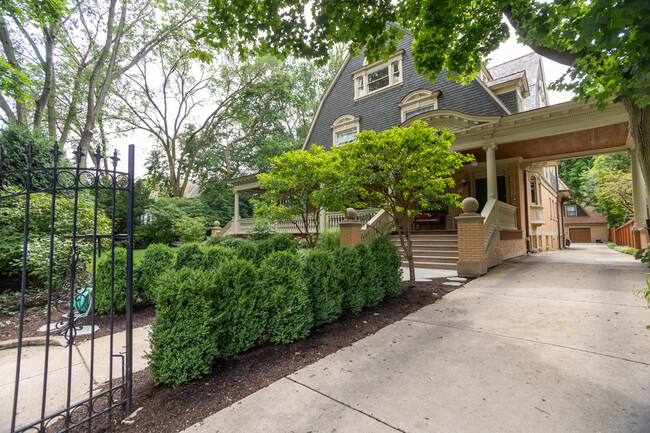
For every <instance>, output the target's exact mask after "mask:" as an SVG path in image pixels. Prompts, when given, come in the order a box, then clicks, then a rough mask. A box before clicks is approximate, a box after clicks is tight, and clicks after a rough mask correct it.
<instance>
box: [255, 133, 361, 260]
mask: <svg viewBox="0 0 650 433" xmlns="http://www.w3.org/2000/svg"><path fill="white" fill-rule="evenodd" d="M334 162H335V161H334V155H333V153H332V152H325V151H324V150H323V148H322V147H319V146H313V147H312V148H311V149H310V150H309V151H306V150H295V151H293V152H287V153H285V154H283V155H280V156H276V157H274V158H271V159H269V163H270V168H269V170H268V172H267V173H262V174H259V175H258V177H257V178H258V181H259V186H260V188H261V189H263V190H265V191H266V192H265V193H264V194H262V195H261V196H260V198H259V199H258V200H256V201H255V216H257V217H262V218H266V219H268V220H270V221H273V222H280V221H291V222H292V223H293V224H294V225H295V226H296V229H297V230H298V231H299V232H300V234H302V235H303V236H304V238H305V239H306V241H307V245H308V246H309V247H310V248H313V247H314V246H315V245H316V242H317V241H318V236H319V233H320V229H321V227H319V221H320V215H321V212H324V211H325V206H327V208H329V209H344V208H345V206H348V205H353V204H354V205H358V203H357V201H355V198H356V196H355V195H354V194H350V193H349V191H347V190H345V189H344V188H345V187H346V186H348V185H350V184H349V183H342V182H339V179H341V178H342V174H343V172H341V171H340V170H338V167H337V166H336V165H335V164H334ZM350 197H352V198H350Z"/></svg>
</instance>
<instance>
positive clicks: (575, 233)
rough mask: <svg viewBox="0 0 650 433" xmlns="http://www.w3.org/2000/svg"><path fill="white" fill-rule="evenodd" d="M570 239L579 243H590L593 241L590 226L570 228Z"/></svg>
mask: <svg viewBox="0 0 650 433" xmlns="http://www.w3.org/2000/svg"><path fill="white" fill-rule="evenodd" d="M569 239H571V242H574V243H577V244H583V243H589V242H591V229H590V228H589V227H582V228H570V229H569Z"/></svg>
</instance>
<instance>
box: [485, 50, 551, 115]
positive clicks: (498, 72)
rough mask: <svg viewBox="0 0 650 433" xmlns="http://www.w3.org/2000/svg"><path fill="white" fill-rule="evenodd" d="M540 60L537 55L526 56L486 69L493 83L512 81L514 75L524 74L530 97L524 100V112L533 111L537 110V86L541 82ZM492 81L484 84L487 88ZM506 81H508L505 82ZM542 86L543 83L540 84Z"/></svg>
mask: <svg viewBox="0 0 650 433" xmlns="http://www.w3.org/2000/svg"><path fill="white" fill-rule="evenodd" d="M541 59H542V57H541V56H540V55H539V54H537V53H530V54H526V55H525V56H523V57H519V58H517V59H514V60H510V61H509V62H506V63H502V64H500V65H496V66H493V67H491V68H488V71H490V74H491V75H492V78H494V81H497V80H500V79H503V78H506V77H509V76H511V75H512V76H513V77H512V78H511V79H514V78H515V77H514V74H517V73H520V72H524V71H525V72H526V78H527V79H528V90H529V93H530V96H529V97H528V98H525V99H524V107H523V108H524V111H528V110H534V109H535V108H539V97H538V96H537V86H538V84H539V83H540V82H541V81H542V80H543V77H542V76H541V74H540V72H541V64H540V62H541ZM494 81H489V82H488V83H486V84H487V85H488V86H490V87H491V86H492V85H493V84H492V83H493V82H494ZM505 81H508V80H505ZM541 84H543V83H541Z"/></svg>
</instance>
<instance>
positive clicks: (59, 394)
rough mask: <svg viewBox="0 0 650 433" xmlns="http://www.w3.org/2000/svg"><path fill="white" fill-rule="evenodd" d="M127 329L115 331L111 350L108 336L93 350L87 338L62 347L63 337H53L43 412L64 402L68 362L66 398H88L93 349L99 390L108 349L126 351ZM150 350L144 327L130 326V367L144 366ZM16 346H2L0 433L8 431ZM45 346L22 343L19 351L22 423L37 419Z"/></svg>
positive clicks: (117, 373) (118, 370)
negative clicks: (131, 351)
mask: <svg viewBox="0 0 650 433" xmlns="http://www.w3.org/2000/svg"><path fill="white" fill-rule="evenodd" d="M125 344H126V333H125V332H118V333H116V334H114V335H113V350H112V352H111V345H110V336H105V337H100V338H97V339H96V340H95V344H94V347H93V348H92V350H91V343H90V341H85V342H82V343H79V344H78V345H73V346H72V347H64V345H65V341H64V340H63V337H59V336H56V337H54V336H53V341H52V344H51V345H50V350H49V362H48V375H47V376H48V377H47V379H48V382H47V394H46V397H47V398H46V412H45V414H46V415H48V414H50V413H53V412H55V411H57V410H60V409H63V408H64V407H66V400H67V393H68V368H69V366H68V363H69V362H70V368H71V372H72V385H71V387H70V401H71V402H73V403H75V402H78V401H81V400H83V399H85V398H88V395H89V391H90V366H91V352H94V357H93V358H94V362H93V363H92V368H93V393H97V392H98V391H100V390H101V389H102V388H101V385H102V384H104V383H105V382H107V381H108V380H109V378H110V377H111V376H110V372H111V368H110V364H109V359H110V358H111V357H110V354H111V353H112V354H115V355H116V354H120V353H124V347H125ZM148 351H149V333H148V332H147V330H146V329H144V328H136V329H134V330H133V372H136V371H140V370H142V369H144V368H146V367H147V360H146V359H145V358H144V357H143V356H144V354H145V352H148ZM16 356H17V349H15V348H13V349H5V350H0V371H2V373H3V374H2V375H0V432H5V431H9V430H10V427H11V414H12V408H13V398H14V389H15V372H16ZM44 363H45V346H43V345H34V346H24V347H23V349H22V354H21V364H20V368H21V374H20V382H19V393H18V408H17V417H16V422H17V423H16V425H17V426H21V425H26V424H29V423H30V422H33V421H36V420H38V419H40V415H41V402H42V395H43V369H44V365H45V364H44ZM112 370H113V374H112V377H113V378H118V377H121V376H122V363H121V361H120V358H118V357H113V369H112Z"/></svg>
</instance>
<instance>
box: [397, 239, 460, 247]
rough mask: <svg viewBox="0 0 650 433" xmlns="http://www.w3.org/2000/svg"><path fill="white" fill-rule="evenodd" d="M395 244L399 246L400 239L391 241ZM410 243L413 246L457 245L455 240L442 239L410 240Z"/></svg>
mask: <svg viewBox="0 0 650 433" xmlns="http://www.w3.org/2000/svg"><path fill="white" fill-rule="evenodd" d="M393 243H394V244H395V245H397V246H401V245H402V243H401V242H400V241H397V242H393ZM411 245H413V246H414V247H444V246H449V245H458V241H457V240H444V241H442V240H441V241H419V240H418V241H411Z"/></svg>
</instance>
